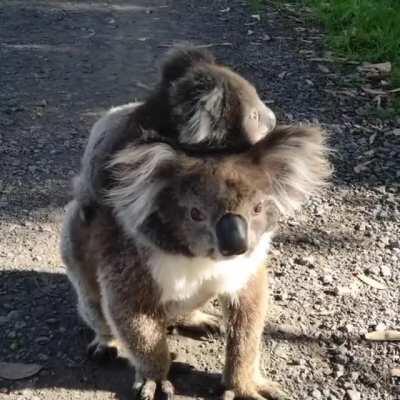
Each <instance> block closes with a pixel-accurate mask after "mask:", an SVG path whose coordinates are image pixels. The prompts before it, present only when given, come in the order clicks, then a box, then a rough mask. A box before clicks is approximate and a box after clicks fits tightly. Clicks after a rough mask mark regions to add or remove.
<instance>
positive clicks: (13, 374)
mask: <svg viewBox="0 0 400 400" xmlns="http://www.w3.org/2000/svg"><path fill="white" fill-rule="evenodd" d="M42 368H43V367H42V366H41V365H38V364H22V363H9V362H0V378H3V379H9V380H17V379H24V378H29V377H31V376H33V375H36V374H37V373H38V372H39V371H40V370H41V369H42Z"/></svg>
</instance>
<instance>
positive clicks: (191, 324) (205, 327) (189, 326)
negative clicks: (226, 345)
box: [177, 310, 224, 336]
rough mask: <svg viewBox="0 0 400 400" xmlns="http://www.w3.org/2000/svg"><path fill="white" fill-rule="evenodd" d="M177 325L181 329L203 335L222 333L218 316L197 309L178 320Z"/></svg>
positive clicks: (222, 328)
mask: <svg viewBox="0 0 400 400" xmlns="http://www.w3.org/2000/svg"><path fill="white" fill-rule="evenodd" d="M177 326H178V327H179V328H181V329H183V330H187V331H191V332H194V333H197V334H200V335H205V336H212V335H221V334H223V333H224V327H223V324H222V322H221V317H220V316H218V315H214V314H210V313H207V312H204V311H199V310H196V311H195V312H193V313H191V314H189V315H188V316H186V317H184V318H182V319H180V320H178V321H177Z"/></svg>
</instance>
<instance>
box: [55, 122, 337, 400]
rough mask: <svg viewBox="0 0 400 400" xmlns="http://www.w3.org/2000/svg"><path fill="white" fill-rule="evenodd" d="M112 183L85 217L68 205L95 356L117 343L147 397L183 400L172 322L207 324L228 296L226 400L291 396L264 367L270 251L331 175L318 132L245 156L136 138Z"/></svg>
mask: <svg viewBox="0 0 400 400" xmlns="http://www.w3.org/2000/svg"><path fill="white" fill-rule="evenodd" d="M106 170H107V173H108V174H109V175H110V177H111V182H112V185H111V186H110V187H107V188H105V191H104V201H103V202H102V203H101V204H98V206H97V207H96V212H95V213H94V215H93V216H92V218H91V219H90V221H85V220H84V219H82V218H81V217H80V208H81V205H80V203H79V199H78V200H73V201H72V202H71V203H70V204H69V207H68V211H67V214H66V217H65V222H64V226H63V232H62V241H61V253H62V257H63V260H64V263H65V265H66V266H67V270H68V276H69V278H70V280H71V282H72V284H73V286H74V288H75V290H76V292H77V296H78V309H79V313H80V315H81V317H82V318H83V320H84V321H85V322H86V323H87V325H88V326H89V327H90V328H91V329H93V331H94V332H95V335H96V336H95V339H94V341H93V342H92V343H91V344H90V349H91V351H92V352H94V353H96V352H99V353H102V352H104V351H105V349H106V348H107V346H108V344H109V343H110V341H111V340H112V339H113V338H115V339H117V340H118V342H119V343H120V344H121V345H122V346H123V347H124V350H125V352H126V353H127V355H128V358H129V361H130V363H131V364H132V365H133V366H134V368H135V378H134V389H135V391H136V393H137V395H138V397H139V398H140V399H146V400H148V399H150V400H152V399H153V398H155V393H156V390H157V392H161V393H162V394H163V395H164V396H165V397H167V398H169V399H171V398H173V393H174V389H173V385H172V383H171V382H170V381H169V380H168V371H169V368H170V363H171V360H170V352H169V350H168V343H167V326H169V325H170V324H171V323H173V322H174V321H181V322H182V321H183V323H184V324H185V323H186V324H189V325H195V324H204V323H206V324H207V323H209V322H210V321H212V318H211V317H210V316H208V315H207V314H206V313H203V312H201V311H200V310H199V309H200V307H202V306H203V305H204V304H205V303H206V302H207V301H209V300H210V299H212V298H215V297H218V298H219V299H220V301H221V303H222V305H223V310H224V314H225V321H226V358H225V368H224V371H223V385H224V387H225V392H224V398H226V399H228V398H230V399H231V398H233V397H244V398H251V399H262V398H273V399H278V398H281V397H282V396H283V393H282V391H281V390H280V389H279V387H278V386H277V385H276V384H274V383H273V382H270V381H268V380H267V379H265V378H264V377H263V376H262V374H261V372H260V366H259V362H260V344H261V339H262V332H263V328H264V322H265V318H266V314H267V311H268V310H267V274H266V269H265V264H266V256H267V253H268V249H269V246H270V242H271V239H272V236H273V231H274V226H275V224H276V222H277V220H278V218H279V216H280V215H286V214H289V213H291V212H293V211H295V210H297V209H299V208H300V206H301V204H302V203H303V202H304V201H305V200H306V199H307V197H308V196H310V195H311V194H313V193H315V192H316V191H318V189H320V188H321V187H322V186H323V185H324V183H325V181H326V179H327V178H328V177H329V175H330V171H331V170H330V166H329V163H328V161H327V149H326V146H325V134H324V132H323V131H322V130H321V129H320V128H318V127H308V126H304V127H302V126H298V127H296V126H283V127H277V128H275V129H274V130H273V131H272V132H270V133H269V134H268V135H266V136H265V137H264V138H263V139H261V140H258V141H257V142H256V143H254V144H252V145H251V146H249V147H248V148H247V149H245V150H243V151H241V152H239V153H234V154H230V153H227V154H214V155H213V154H211V155H201V156H200V155H193V154H192V153H190V152H187V151H185V150H184V149H180V148H174V147H173V146H171V145H169V144H166V143H142V144H135V145H129V146H126V147H124V148H123V149H121V150H120V151H118V152H116V153H115V154H114V155H113V156H112V157H111V159H110V162H109V163H108V164H107V166H106Z"/></svg>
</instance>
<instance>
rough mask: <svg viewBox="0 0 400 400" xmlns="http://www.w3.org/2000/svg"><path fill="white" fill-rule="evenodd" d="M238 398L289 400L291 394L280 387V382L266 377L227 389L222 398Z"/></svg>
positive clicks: (228, 399)
mask: <svg viewBox="0 0 400 400" xmlns="http://www.w3.org/2000/svg"><path fill="white" fill-rule="evenodd" d="M238 398H240V399H252V400H265V399H269V400H289V396H288V395H287V394H286V393H285V392H284V391H283V390H282V389H281V388H280V386H279V384H278V383H275V382H272V381H268V380H266V379H263V380H262V381H261V382H259V383H257V384H251V385H248V384H247V385H242V386H240V387H236V388H231V389H229V390H225V391H224V393H223V395H222V400H234V399H238Z"/></svg>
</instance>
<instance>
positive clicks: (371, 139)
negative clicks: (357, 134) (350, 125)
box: [369, 132, 377, 144]
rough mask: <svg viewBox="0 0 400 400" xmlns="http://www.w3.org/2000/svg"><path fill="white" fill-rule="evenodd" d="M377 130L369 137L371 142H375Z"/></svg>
mask: <svg viewBox="0 0 400 400" xmlns="http://www.w3.org/2000/svg"><path fill="white" fill-rule="evenodd" d="M376 135H377V132H375V133H373V134H372V135H371V136H370V137H369V144H373V143H374V142H375V138H376Z"/></svg>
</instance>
